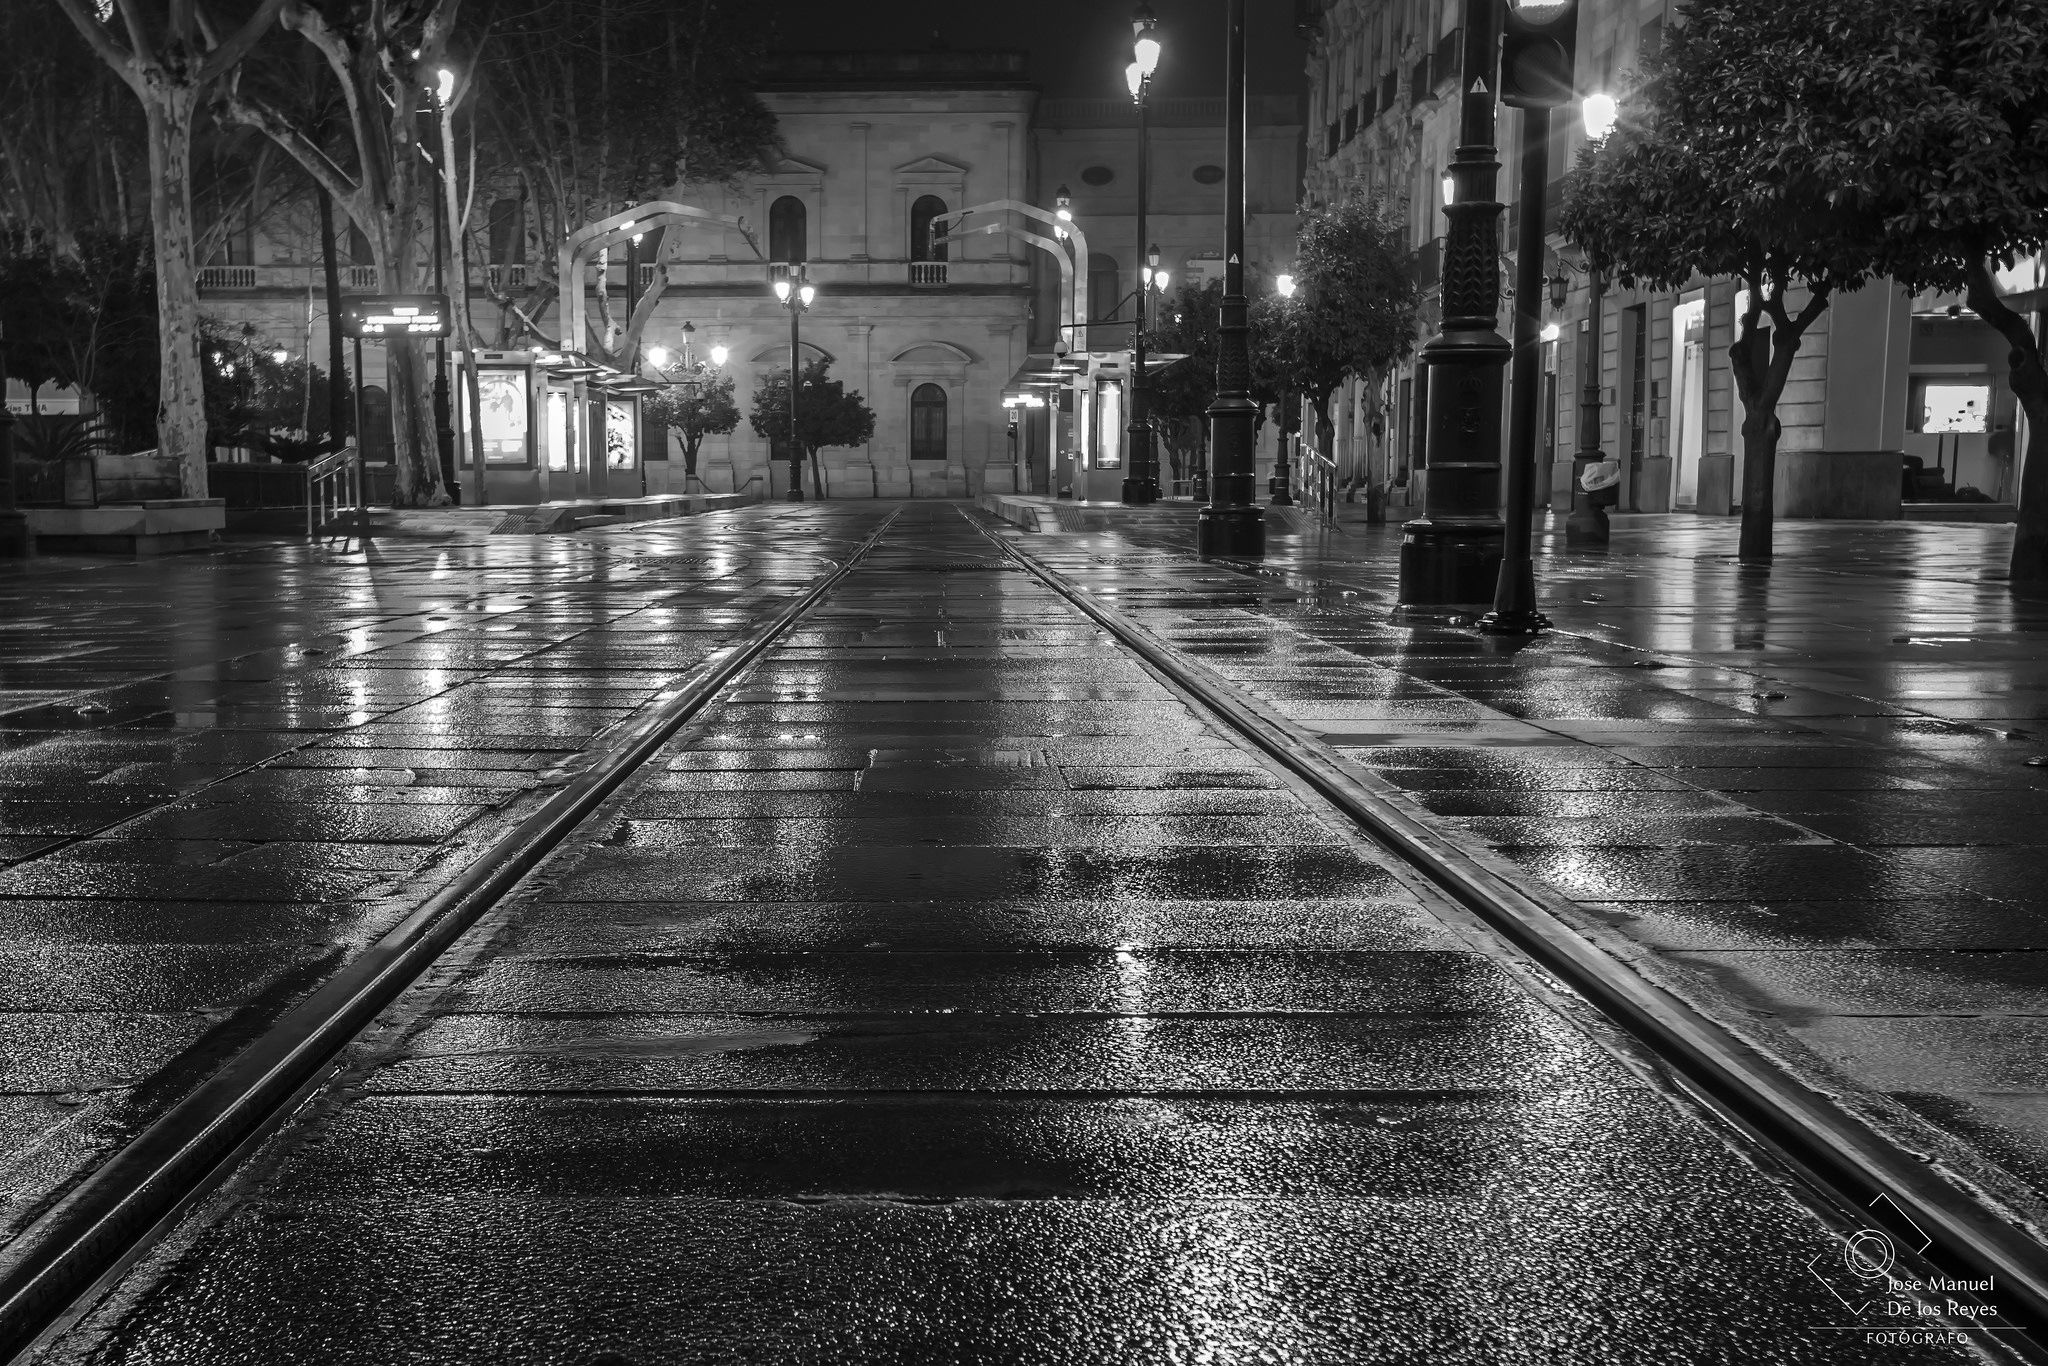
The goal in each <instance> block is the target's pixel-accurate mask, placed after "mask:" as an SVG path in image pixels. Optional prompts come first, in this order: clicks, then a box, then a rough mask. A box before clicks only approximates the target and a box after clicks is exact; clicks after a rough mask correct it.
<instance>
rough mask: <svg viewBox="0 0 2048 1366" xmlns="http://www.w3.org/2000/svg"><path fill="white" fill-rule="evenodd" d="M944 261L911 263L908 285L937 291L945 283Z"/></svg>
mask: <svg viewBox="0 0 2048 1366" xmlns="http://www.w3.org/2000/svg"><path fill="white" fill-rule="evenodd" d="M947 265H948V263H947V262H945V261H912V262H911V263H910V283H911V284H913V285H915V286H916V287H918V288H920V289H937V288H938V287H939V286H941V285H943V284H945V283H946V266H947Z"/></svg>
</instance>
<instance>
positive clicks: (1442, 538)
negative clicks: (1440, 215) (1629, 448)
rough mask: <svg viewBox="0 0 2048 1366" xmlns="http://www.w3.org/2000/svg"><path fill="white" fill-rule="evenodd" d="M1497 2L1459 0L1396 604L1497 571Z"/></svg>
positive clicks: (1471, 593) (1504, 345)
mask: <svg viewBox="0 0 2048 1366" xmlns="http://www.w3.org/2000/svg"><path fill="white" fill-rule="evenodd" d="M1501 5H1502V0H1465V22H1464V24H1463V25H1462V26H1461V27H1460V32H1461V34H1462V35H1463V41H1462V51H1461V60H1460V62H1459V65H1458V71H1459V72H1460V76H1459V109H1458V140H1457V144H1456V146H1457V150H1456V151H1455V152H1454V153H1453V154H1452V156H1451V162H1450V167H1449V169H1448V170H1446V171H1445V172H1444V177H1443V179H1444V217H1445V218H1446V219H1447V220H1448V221H1449V227H1448V228H1447V229H1446V230H1445V234H1444V267H1443V294H1442V301H1441V307H1440V314H1441V321H1440V322H1439V324H1438V332H1437V335H1436V336H1434V337H1432V338H1430V339H1429V341H1427V342H1425V343H1424V344H1423V347H1422V356H1421V360H1422V364H1423V367H1424V378H1423V382H1422V387H1423V389H1424V390H1425V392H1427V393H1428V395H1429V403H1428V405H1427V407H1426V408H1425V409H1424V412H1425V414H1426V420H1425V426H1424V433H1423V465H1424V467H1425V468H1426V469H1427V470H1428V471H1429V481H1428V483H1427V485H1426V486H1425V487H1424V490H1423V511H1422V515H1421V516H1420V517H1417V518H1414V519H1413V520H1411V521H1409V522H1408V523H1407V524H1406V525H1404V526H1403V527H1402V528H1401V577H1400V587H1399V590H1398V592H1397V593H1396V597H1395V600H1396V601H1397V602H1398V603H1399V604H1400V605H1401V606H1402V607H1423V608H1444V607H1452V606H1465V605H1467V604H1478V603H1481V602H1484V601H1486V600H1487V599H1488V598H1489V597H1491V596H1492V595H1493V591H1494V588H1495V586H1496V580H1497V579H1498V577H1499V564H1500V544H1501V521H1500V512H1499V507H1500V500H1499V490H1500V438H1501V423H1500V399H1501V383H1502V380H1503V378H1504V376H1503V374H1502V371H1503V370H1504V369H1505V367H1506V365H1507V362H1508V356H1509V354H1510V353H1511V351H1512V349H1513V348H1511V347H1510V346H1509V345H1508V342H1507V340H1506V338H1504V337H1502V336H1501V335H1500V333H1499V331H1498V330H1497V327H1496V322H1497V315H1498V314H1499V312H1500V272H1499V270H1498V269H1496V267H1495V264H1494V262H1495V258H1496V257H1497V256H1498V255H1499V252H1500V214H1501V204H1500V203H1499V201H1498V200H1497V199H1496V198H1495V197H1494V188H1495V185H1496V184H1497V182H1498V179H1499V172H1500V162H1499V160H1498V159H1497V158H1496V156H1495V153H1494V146H1493V137H1494V88H1495V86H1496V85H1497V84H1498V79H1497V78H1498V75H1499V64H1500V37H1501Z"/></svg>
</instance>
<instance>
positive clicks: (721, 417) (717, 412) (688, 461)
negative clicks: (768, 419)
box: [640, 375, 789, 479]
mask: <svg viewBox="0 0 2048 1366" xmlns="http://www.w3.org/2000/svg"><path fill="white" fill-rule="evenodd" d="M786 383H787V381H785V384H786ZM732 395H733V380H732V376H731V375H716V376H713V377H711V378H709V379H707V380H705V381H704V382H703V383H702V384H695V385H692V384H678V385H675V386H674V387H672V388H669V389H664V390H662V391H661V392H660V393H658V394H656V395H655V396H654V397H653V398H650V399H647V400H645V401H644V402H642V403H641V405H640V413H641V416H642V417H643V418H644V419H645V420H646V421H648V422H658V423H660V424H661V425H662V426H664V427H667V428H668V429H669V430H670V431H672V432H674V433H675V434H676V437H677V438H678V439H679V440H680V441H681V442H682V443H683V472H684V474H686V475H687V476H688V477H689V478H691V479H695V478H696V477H697V452H698V450H699V449H700V448H701V447H702V446H703V445H704V438H705V437H707V436H724V435H725V434H726V433H727V432H730V431H732V430H733V429H734V428H736V427H738V426H739V425H740V410H739V405H738V404H736V403H734V402H733V398H732ZM787 401H788V400H787V399H785V400H784V402H785V404H786V403H787ZM788 425H789V423H788V420H787V419H785V420H784V422H783V426H784V428H787V427H788Z"/></svg>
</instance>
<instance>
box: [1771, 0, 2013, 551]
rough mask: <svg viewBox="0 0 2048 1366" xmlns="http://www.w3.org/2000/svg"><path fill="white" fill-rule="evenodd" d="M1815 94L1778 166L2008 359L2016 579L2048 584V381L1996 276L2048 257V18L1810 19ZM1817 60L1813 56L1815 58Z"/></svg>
mask: <svg viewBox="0 0 2048 1366" xmlns="http://www.w3.org/2000/svg"><path fill="white" fill-rule="evenodd" d="M1810 24H1811V26H1812V28H1813V29H1815V30H1816V35H1815V38H1814V40H1813V46H1814V49H1815V50H1816V51H1817V52H1818V53H1820V54H1824V55H1823V56H1821V57H1820V58H1819V59H1818V60H1819V61H1820V63H1821V71H1820V78H1821V91H1820V94H1821V96H1822V97H1821V98H1817V99H1815V100H1813V101H1812V102H1811V103H1810V104H1808V105H1805V106H1802V107H1801V108H1800V110H1799V116H1798V119H1797V122H1796V124H1795V125H1794V126H1793V128H1792V129H1791V132H1792V135H1793V137H1792V141H1793V142H1794V143H1795V144H1796V150H1795V146H1793V145H1785V143H1786V138H1785V135H1784V134H1783V133H1780V134H1778V135H1777V136H1778V141H1779V145H1778V146H1777V147H1775V148H1774V154H1775V155H1777V156H1781V157H1784V158H1786V159H1788V160H1791V159H1794V158H1795V157H1797V158H1800V159H1803V160H1805V161H1806V163H1807V165H1808V167H1809V173H1810V174H1812V175H1814V176H1815V177H1817V178H1818V179H1820V180H1821V181H1822V182H1823V183H1824V184H1825V185H1826V186H1827V187H1828V188H1829V192H1830V193H1831V194H1832V195H1834V196H1836V197H1837V199H1838V201H1839V202H1840V203H1841V204H1842V205H1843V206H1845V207H1847V208H1849V209H1852V210H1853V211H1855V212H1857V213H1858V214H1860V215H1863V216H1866V217H1871V218H1875V219H1876V220H1877V222H1878V226H1879V231H1880V234H1881V236H1880V241H1879V244H1878V247H1879V256H1880V264H1881V265H1882V267H1883V268H1884V269H1885V270H1886V271H1887V272H1888V273H1890V274H1891V275H1893V276H1894V277H1895V278H1897V279H1898V280H1899V281H1900V282H1902V283H1904V284H1905V285H1907V286H1908V287H1909V288H1912V289H1915V290H1918V289H1926V288H1935V289H1942V290H1959V291H1961V292H1962V293H1963V295H1964V297H1965V299H1966V300H1967V301H1968V303H1969V306H1970V308H1971V310H1972V311H1974V312H1975V313H1976V314H1977V315H1978V316H1979V317H1981V318H1982V319H1984V321H1985V322H1987V323H1989V324H1990V325H1991V326H1992V327H1994V328H1996V329H1997V330H1998V333H1999V335H2000V336H2001V337H2002V338H2004V340H2005V342H2006V345H2007V347H2008V348H2009V350H2008V353H2007V367H2008V373H2009V375H2010V382H2011V385H2012V389H2013V393H2014V395H2015V396H2016V397H2017V398H2018V399H2019V402H2020V405H2021V407H2022V408H2023V409H2024V410H2025V412H2026V414H2027V449H2026V453H2025V457H2024V458H2025V464H2024V466H2023V468H2022V471H2021V484H2020V491H2019V526H2018V527H2017V528H2016V534H2015V536H2014V539H2013V549H2012V566H2011V580H2012V583H2013V584H2014V585H2015V586H2017V587H2026V588H2030V589H2034V590H2037V591H2038V590H2041V589H2044V588H2048V372H2044V370H2043V367H2042V358H2041V347H2040V343H2039V341H2038V339H2037V338H2036V337H2035V335H2034V330H2033V328H2032V327H2030V326H2029V325H2028V320H2027V319H2026V318H2025V317H2024V316H2023V315H2022V314H2020V313H2019V312H2017V311H2015V310H2014V309H2013V308H2012V307H2011V306H2010V305H2009V304H2008V303H2006V302H2004V301H2003V300H2002V299H2001V298H2000V296H1999V293H1998V287H1997V280H1996V278H1995V275H1994V267H1995V266H1996V265H1998V264H2000V263H2009V262H2010V261H2011V259H2012V258H2013V256H2014V255H2015V254H2016V253H2017V254H2025V253H2032V252H2036V251H2039V250H2041V249H2042V248H2043V246H2044V245H2048V101H2044V100H2043V99H2042V98H2041V91H2042V89H2043V88H2044V87H2048V7H2044V6H2042V5H2041V4H2039V3H2038V0H1900V3H1897V4H1889V5H1885V6H1881V7H1871V6H1861V5H1843V6H1824V7H1821V8H1819V9H1818V10H1816V11H1815V12H1814V13H1813V16H1812V19H1811V20H1810ZM1807 60H1809V61H1812V60H1815V59H1814V58H1808V59H1807Z"/></svg>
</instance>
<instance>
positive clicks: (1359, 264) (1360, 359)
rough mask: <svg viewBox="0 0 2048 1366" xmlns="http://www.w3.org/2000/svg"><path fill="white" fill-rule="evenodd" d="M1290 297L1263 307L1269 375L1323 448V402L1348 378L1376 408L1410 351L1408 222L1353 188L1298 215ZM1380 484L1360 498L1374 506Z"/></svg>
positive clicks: (1415, 296) (1412, 308)
mask: <svg viewBox="0 0 2048 1366" xmlns="http://www.w3.org/2000/svg"><path fill="white" fill-rule="evenodd" d="M1297 242H1298V252H1297V255H1296V261H1295V293H1294V298H1293V299H1291V300H1288V301H1287V302H1286V303H1285V304H1283V305H1278V306H1269V309H1268V316H1269V317H1270V318H1271V319H1272V320H1273V321H1275V322H1276V323H1277V324H1278V326H1276V327H1275V328H1274V332H1273V336H1272V340H1271V342H1270V343H1269V344H1268V345H1266V346H1264V347H1262V346H1261V345H1260V344H1259V343H1258V342H1257V341H1256V340H1255V341H1254V345H1253V351H1254V355H1255V356H1256V355H1257V354H1258V353H1259V352H1260V351H1262V350H1263V351H1265V352H1266V357H1265V365H1266V367H1267V370H1268V373H1270V374H1274V375H1285V376H1287V377H1289V380H1290V383H1291V385H1292V387H1293V388H1294V390H1295V392H1298V393H1302V394H1305V395H1306V396H1307V398H1308V401H1309V403H1310V405H1311V406H1312V407H1313V408H1314V410H1315V414H1316V441H1317V444H1318V445H1320V446H1321V447H1322V449H1323V450H1325V451H1328V450H1330V448H1331V445H1332V443H1333V440H1334V437H1335V427H1334V424H1333V423H1332V421H1331V418H1330V397H1331V395H1333V394H1335V393H1336V392H1337V388H1338V386H1339V385H1341V384H1343V383H1344V381H1345V380H1347V379H1360V380H1363V381H1365V391H1366V393H1367V394H1368V395H1370V396H1371V397H1370V399H1369V401H1370V402H1374V403H1377V401H1378V395H1379V392H1380V390H1381V388H1382V387H1383V384H1382V381H1383V380H1384V379H1385V377H1386V373H1387V371H1388V370H1389V369H1390V368H1391V367H1392V366H1394V365H1396V364H1398V363H1399V362H1400V361H1401V359H1402V358H1403V357H1405V356H1407V355H1408V353H1409V352H1411V351H1413V350H1414V349H1415V333H1416V325H1417V319H1418V313H1419V310H1420V308H1421V303H1422V296H1421V291H1420V290H1419V289H1418V288H1417V287H1416V284H1415V272H1414V253H1413V252H1411V251H1410V250H1409V248H1408V226H1407V219H1406V216H1405V215H1404V214H1403V213H1402V212H1401V210H1400V208H1399V206H1398V205H1396V204H1395V203H1394V202H1393V201H1392V200H1390V199H1389V198H1388V197H1387V196H1386V195H1385V194H1384V193H1383V192H1380V191H1372V192H1369V193H1368V192H1364V191H1358V192H1354V193H1352V194H1351V195H1349V196H1347V197H1346V198H1345V199H1343V200H1341V201H1339V202H1338V203H1336V204H1333V205H1331V206H1329V207H1328V208H1325V209H1314V210H1304V211H1303V212H1302V215H1301V227H1300V231H1299V233H1298V234H1297ZM1383 493H1384V490H1383V489H1382V488H1381V487H1380V486H1379V485H1378V484H1372V485H1370V486H1369V488H1368V492H1367V496H1368V498H1370V499H1374V500H1377V499H1378V498H1379V497H1380V496H1382V494H1383Z"/></svg>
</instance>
